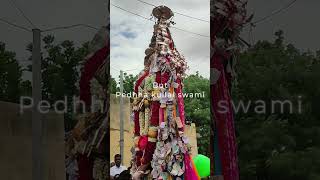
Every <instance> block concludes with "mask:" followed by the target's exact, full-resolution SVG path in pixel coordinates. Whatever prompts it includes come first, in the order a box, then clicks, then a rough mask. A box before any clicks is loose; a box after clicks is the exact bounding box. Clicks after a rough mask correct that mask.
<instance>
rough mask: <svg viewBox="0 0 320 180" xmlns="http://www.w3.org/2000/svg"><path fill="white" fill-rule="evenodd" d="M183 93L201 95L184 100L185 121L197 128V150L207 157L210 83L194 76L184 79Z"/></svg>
mask: <svg viewBox="0 0 320 180" xmlns="http://www.w3.org/2000/svg"><path fill="white" fill-rule="evenodd" d="M183 84H184V93H202V92H204V95H205V96H204V98H185V99H184V100H185V113H186V119H187V121H191V122H194V123H195V124H196V127H197V134H199V135H200V136H199V137H198V139H197V142H198V150H199V153H200V154H203V155H206V156H209V153H210V149H209V147H210V124H211V120H210V99H209V93H210V82H209V80H208V79H207V78H204V77H202V76H200V75H199V73H198V72H197V73H196V74H193V75H189V76H188V77H186V78H185V80H184V82H183Z"/></svg>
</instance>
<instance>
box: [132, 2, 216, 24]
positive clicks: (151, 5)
mask: <svg viewBox="0 0 320 180" xmlns="http://www.w3.org/2000/svg"><path fill="white" fill-rule="evenodd" d="M137 1H139V2H142V3H144V4H147V5H149V6H153V7H157V6H156V5H154V4H151V3H148V2H145V1H142V0H137ZM173 12H174V13H175V14H179V15H181V16H185V17H188V18H191V19H195V20H198V21H203V22H206V23H210V21H207V20H204V19H200V18H197V17H193V16H189V15H186V14H183V13H179V12H176V11H173Z"/></svg>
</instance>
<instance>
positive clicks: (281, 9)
mask: <svg viewBox="0 0 320 180" xmlns="http://www.w3.org/2000/svg"><path fill="white" fill-rule="evenodd" d="M297 1H298V0H293V1H291V2H290V3H289V4H287V5H286V6H284V7H282V8H280V9H278V10H276V11H274V12H273V13H271V14H269V15H267V16H265V17H263V18H261V19H259V20H257V21H254V22H252V23H251V24H252V25H256V24H258V23H261V22H263V21H265V20H268V19H270V18H271V17H272V16H275V15H277V14H280V13H281V12H283V11H285V10H287V9H289V8H290V7H292V6H293V5H294V3H296V2H297Z"/></svg>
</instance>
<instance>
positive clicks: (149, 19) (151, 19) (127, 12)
mask: <svg viewBox="0 0 320 180" xmlns="http://www.w3.org/2000/svg"><path fill="white" fill-rule="evenodd" d="M110 4H111V3H110ZM111 5H112V6H114V7H116V8H118V9H121V10H123V11H125V12H127V13H130V14H133V15H136V16H139V17H141V18H143V19H146V20H148V21H152V22H155V21H154V20H152V19H149V18H147V17H144V16H142V15H140V14H137V13H134V12H131V11H128V10H126V9H124V8H122V7H120V6H117V5H114V4H111ZM172 28H173V29H177V30H180V31H183V32H187V33H190V34H194V35H198V36H202V37H207V38H209V37H210V36H206V35H202V34H199V33H195V32H192V31H188V30H185V29H181V28H177V27H174V26H173V27H172Z"/></svg>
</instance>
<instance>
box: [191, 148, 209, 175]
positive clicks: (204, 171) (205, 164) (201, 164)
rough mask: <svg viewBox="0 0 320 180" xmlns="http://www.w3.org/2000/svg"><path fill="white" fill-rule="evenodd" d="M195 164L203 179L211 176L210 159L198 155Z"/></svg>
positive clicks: (194, 159) (194, 160)
mask: <svg viewBox="0 0 320 180" xmlns="http://www.w3.org/2000/svg"><path fill="white" fill-rule="evenodd" d="M193 163H194V165H195V166H196V169H197V172H198V174H199V176H200V177H201V178H205V177H208V176H210V158H208V157H207V156H204V155H202V154H198V155H197V156H195V157H194V158H193Z"/></svg>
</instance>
